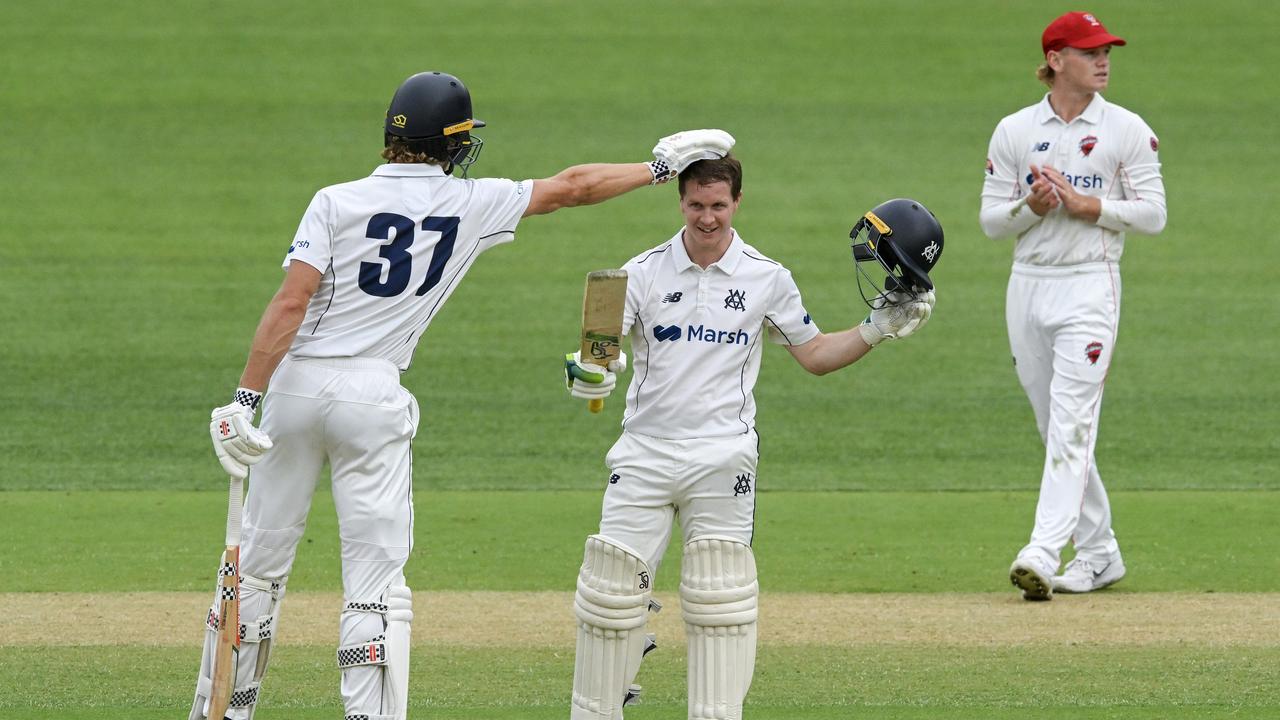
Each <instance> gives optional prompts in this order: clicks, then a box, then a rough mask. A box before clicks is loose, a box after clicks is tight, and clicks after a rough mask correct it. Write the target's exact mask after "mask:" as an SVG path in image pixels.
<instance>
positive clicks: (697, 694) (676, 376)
mask: <svg viewBox="0 0 1280 720" xmlns="http://www.w3.org/2000/svg"><path fill="white" fill-rule="evenodd" d="M679 190H680V196H679V201H680V211H681V213H682V214H683V216H684V225H683V227H681V228H680V229H679V230H677V231H676V233H675V234H674V235H673V236H672V237H671V238H670V239H669V240H667V241H665V242H663V243H661V244H660V245H658V246H656V247H654V248H652V249H650V250H647V251H645V252H643V253H641V254H639V255H637V256H636V257H634V258H632V259H631V260H630V261H629V262H628V263H627V264H626V265H625V266H624V268H623V269H624V270H625V271H626V273H627V291H626V307H625V311H624V315H623V334H624V335H626V336H628V337H629V338H630V340H631V350H632V357H633V361H634V374H633V378H632V381H631V384H630V385H629V386H628V388H627V401H626V410H625V411H624V413H623V418H622V436H621V437H620V438H619V439H618V441H617V442H616V443H614V445H613V447H612V448H611V449H610V450H609V452H608V455H607V456H606V457H605V464H606V466H607V468H608V481H607V483H606V484H605V491H604V503H603V507H602V509H601V513H600V530H599V532H598V533H596V534H594V535H591V536H590V537H588V538H587V542H586V550H585V553H584V557H583V561H582V566H581V568H580V569H579V571H578V582H577V593H576V595H575V599H574V612H575V614H576V616H577V628H578V643H577V653H576V657H575V667H574V675H573V695H572V706H571V711H570V717H571V718H573V720H620V719H621V718H622V711H623V706H624V705H626V704H627V703H628V702H631V701H632V700H633V699H634V698H636V697H637V696H638V694H639V691H640V688H639V686H638V685H635V684H634V683H635V681H636V677H637V673H638V671H639V667H640V661H641V658H642V657H643V656H644V655H645V653H646V652H648V651H649V650H651V649H653V648H654V647H656V638H654V637H653V636H652V635H649V634H647V633H646V632H645V626H646V621H647V617H648V613H649V612H651V611H656V610H657V609H658V608H657V605H656V604H655V603H654V602H653V600H652V592H653V578H654V576H655V575H656V573H657V571H658V563H659V562H660V561H661V560H662V556H663V554H664V552H665V551H666V548H667V543H668V541H669V540H670V538H671V531H672V521H673V520H674V519H675V517H676V516H677V515H679V518H680V527H681V530H682V532H683V535H684V537H683V538H682V540H683V544H684V553H683V560H682V562H681V571H680V587H679V593H680V610H681V614H682V616H683V619H684V623H685V635H686V638H687V640H688V693H689V718H690V720H712V719H713V718H714V719H725V718H735V719H736V718H741V717H742V703H743V700H744V698H745V697H746V695H747V691H748V690H749V689H750V687H751V678H752V673H753V671H754V668H755V652H756V607H757V597H758V595H759V585H758V583H757V577H756V563H755V554H754V550H753V549H752V540H753V538H754V531H755V514H756V503H755V497H756V495H755V493H756V491H757V490H758V489H759V486H758V484H757V475H756V464H757V461H758V459H759V453H758V450H759V440H758V437H757V435H756V423H755V414H756V404H755V398H754V395H753V388H754V386H755V382H756V377H757V376H758V374H759V372H760V360H761V355H762V347H763V345H764V343H763V341H764V340H765V339H766V338H767V339H768V340H769V341H770V342H773V343H775V344H779V345H782V346H784V347H785V348H786V349H787V350H788V351H789V352H790V353H791V355H792V356H793V357H794V358H795V359H796V361H797V362H799V363H800V365H801V366H803V367H804V368H805V369H806V370H808V371H809V372H811V373H814V374H815V375H823V374H825V373H828V372H831V371H833V370H838V369H840V368H843V367H845V366H847V365H849V364H851V363H853V362H855V361H857V360H859V359H860V358H862V357H864V356H865V355H867V353H869V352H870V351H871V349H872V348H874V347H877V346H878V345H880V344H881V343H883V342H885V341H888V340H894V339H900V338H905V337H907V336H909V335H911V334H913V333H915V332H916V331H918V330H919V329H920V328H921V327H923V326H924V324H925V323H926V322H927V321H928V320H929V317H930V314H931V313H932V310H933V306H934V291H933V282H932V280H931V279H930V278H929V271H930V270H931V269H932V268H933V266H934V263H936V262H937V260H938V258H939V256H940V255H941V252H942V227H941V225H939V224H938V221H937V220H936V219H935V218H934V217H933V215H932V214H931V213H930V212H929V211H928V210H926V209H925V208H924V206H923V205H921V204H919V203H917V202H915V201H912V200H891V201H889V202H887V203H884V204H883V205H880V206H878V207H876V208H875V209H874V210H872V211H871V212H868V213H866V214H865V215H863V217H862V219H860V220H859V221H858V225H857V227H855V229H854V233H853V235H854V236H855V246H854V258H855V260H856V261H857V265H859V266H864V265H865V266H874V270H867V271H866V272H867V274H868V275H869V276H870V275H875V276H876V277H877V278H878V275H879V274H880V273H885V275H886V277H887V278H889V280H887V281H886V283H887V284H886V285H885V286H884V287H883V288H882V289H881V290H878V291H875V292H873V293H870V294H867V295H866V299H867V301H868V304H869V305H870V306H871V312H870V315H868V316H867V318H866V320H864V321H863V322H862V323H861V324H859V325H857V326H855V327H853V328H851V329H848V330H843V331H841V332H836V333H823V332H821V331H819V330H818V327H817V325H816V324H815V323H814V322H813V321H812V319H811V318H810V316H809V313H808V312H806V310H805V308H804V303H803V302H802V301H801V298H800V290H799V289H798V288H797V287H796V283H795V281H794V280H793V279H792V277H791V273H790V272H789V271H788V270H787V269H786V268H785V267H783V266H782V265H781V264H780V263H778V262H777V261H775V260H772V259H770V258H769V257H768V256H766V255H765V254H764V253H762V252H760V251H759V250H757V249H756V248H755V247H753V246H751V245H748V244H747V243H746V242H745V241H744V240H743V238H742V237H741V236H740V235H739V234H738V231H737V230H736V229H735V228H734V227H733V218H734V214H735V213H736V212H737V210H738V206H739V203H740V202H741V200H742V166H741V164H739V162H738V160H737V159H736V158H734V157H733V156H728V157H725V158H722V159H708V160H701V161H699V162H696V163H693V164H692V165H690V166H689V167H688V168H687V169H685V170H684V172H682V173H680V178H679ZM859 274H860V275H861V274H862V272H861V271H860V272H859ZM624 368H625V362H619V363H617V364H610V365H609V366H601V365H595V364H591V363H585V364H584V363H583V361H582V360H581V357H580V356H579V357H576V358H575V357H571V359H570V361H569V363H568V384H569V391H570V394H572V395H573V396H575V397H580V398H587V399H591V398H603V397H604V396H607V395H608V394H609V393H610V392H611V391H612V390H613V388H614V386H615V385H616V382H617V381H616V377H615V374H616V373H617V372H622V371H623V370H624Z"/></svg>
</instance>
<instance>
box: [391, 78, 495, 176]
mask: <svg viewBox="0 0 1280 720" xmlns="http://www.w3.org/2000/svg"><path fill="white" fill-rule="evenodd" d="M478 127H484V121H483V120H476V119H475V118H473V117H471V93H470V92H468V91H467V86H466V85H463V84H462V81H461V80H459V79H458V78H456V77H454V76H452V75H449V74H448V73H442V72H422V73H418V74H417V75H413V76H411V77H410V78H409V79H408V80H405V81H404V82H403V83H400V87H399V88H397V89H396V94H395V95H394V96H393V97H392V98H391V105H390V107H388V108H387V122H386V131H385V133H384V135H383V142H384V144H385V145H390V144H391V141H392V140H393V139H398V140H401V141H403V142H404V143H405V144H406V145H408V146H409V149H410V150H412V151H414V152H425V153H427V154H428V155H430V156H431V157H433V158H436V159H438V160H447V161H448V162H449V166H448V167H446V168H445V169H444V170H445V172H446V173H452V172H453V168H454V167H455V166H456V167H459V168H462V176H463V177H466V175H467V168H469V167H471V164H472V163H474V162H475V161H476V158H477V157H478V156H479V155H480V146H481V145H483V144H484V141H483V140H481V139H480V138H478V137H473V136H472V135H471V130H472V128H478Z"/></svg>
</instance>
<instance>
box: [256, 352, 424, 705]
mask: <svg viewBox="0 0 1280 720" xmlns="http://www.w3.org/2000/svg"><path fill="white" fill-rule="evenodd" d="M417 427H418V403H417V401H416V400H415V399H414V397H413V395H412V394H411V393H410V392H409V391H408V390H405V389H404V388H403V387H401V386H400V372H399V369H398V368H396V366H395V365H394V364H392V363H391V362H389V361H386V360H379V359H372V358H325V359H310V358H285V360H284V361H283V362H282V363H281V364H280V366H279V367H278V368H277V369H276V372H275V374H274V375H273V376H272V377H271V384H270V386H269V387H268V391H267V395H266V398H265V399H264V401H263V410H262V429H263V430H264V431H266V433H267V434H268V435H269V436H270V437H271V440H272V442H273V443H274V447H272V449H271V450H269V451H268V452H267V453H266V454H265V455H264V456H263V459H262V461H261V462H259V463H258V464H257V465H255V466H254V467H253V469H252V470H251V471H250V475H249V492H248V495H247V497H246V499H245V509H244V533H243V540H242V545H241V572H243V573H244V574H246V575H251V576H253V577H257V578H262V579H265V580H271V581H280V582H282V583H283V581H284V579H285V578H286V577H287V576H288V574H289V569H290V568H291V567H292V565H293V560H294V556H295V555H296V552H297V548H298V541H299V540H300V539H301V538H302V531H303V529H304V528H305V526H306V521H307V513H308V511H309V510H310V508H311V498H312V496H313V495H314V493H315V488H316V481H317V479H318V478H319V476H320V471H321V470H322V469H323V467H324V464H325V462H326V461H327V462H328V463H329V468H330V471H331V476H332V490H333V503H334V506H335V507H336V509H337V515H338V534H339V537H340V540H341V546H342V589H343V594H344V596H345V597H346V599H347V600H348V601H357V602H370V601H378V600H380V599H382V597H383V592H384V591H385V590H386V588H387V587H388V585H390V584H391V583H392V582H393V581H395V582H396V584H402V583H403V570H404V565H405V562H406V561H407V560H408V558H409V552H410V550H411V549H412V548H413V479H412V468H413V461H412V454H411V449H410V443H411V441H412V440H413V436H414V435H415V434H416V432H417ZM245 602H247V599H246V601H245ZM242 604H243V603H242ZM341 625H342V627H341V628H340V629H339V632H338V633H337V635H338V638H337V639H338V643H337V644H338V645H348V644H351V643H353V642H363V641H367V640H369V639H370V638H372V637H374V635H375V634H377V633H379V632H381V631H382V623H381V617H380V616H378V615H372V614H368V613H363V614H360V613H346V612H344V613H343V618H342V621H341ZM366 625H367V626H368V627H364V626H366ZM335 647H336V645H335ZM244 662H245V659H244V658H242V659H241V663H244ZM380 673H381V669H380V668H377V667H374V666H364V667H356V668H349V669H347V670H346V671H344V672H343V673H342V683H341V690H342V696H343V702H344V704H345V705H346V707H347V710H348V713H352V712H356V713H364V714H369V713H370V710H368V709H366V708H367V707H368V706H369V705H370V704H371V703H375V702H376V701H377V698H379V697H380V687H381V685H380V684H381V675H380ZM373 707H374V708H375V709H374V711H373V712H376V711H377V710H376V708H377V706H376V705H374V706H373Z"/></svg>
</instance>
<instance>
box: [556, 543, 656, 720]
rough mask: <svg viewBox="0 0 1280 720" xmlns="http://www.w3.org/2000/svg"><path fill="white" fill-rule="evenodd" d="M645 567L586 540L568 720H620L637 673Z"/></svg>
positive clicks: (610, 546) (616, 549)
mask: <svg viewBox="0 0 1280 720" xmlns="http://www.w3.org/2000/svg"><path fill="white" fill-rule="evenodd" d="M650 586H651V583H650V573H649V567H648V565H646V564H645V562H644V560H641V559H640V558H639V557H638V556H637V554H636V553H635V552H633V551H632V550H631V549H629V548H627V547H626V546H624V545H622V544H620V543H617V542H616V541H614V540H611V539H609V538H607V537H604V536H602V535H592V536H591V537H588V538H587V548H586V552H585V554H584V556H583V558H582V569H581V570H580V571H579V572H578V592H577V594H576V595H575V596H574V599H573V611H574V614H576V615H577V617H578V650H577V654H576V656H575V660H574V662H575V664H574V670H573V707H572V709H571V711H570V713H569V717H570V720H622V704H623V700H624V698H625V696H626V694H627V690H628V689H629V688H630V687H631V683H632V681H633V680H635V677H636V672H638V671H639V669H640V659H641V658H642V657H644V651H645V645H646V636H645V634H644V623H645V620H646V613H647V612H648V610H649V594H650Z"/></svg>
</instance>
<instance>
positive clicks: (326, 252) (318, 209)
mask: <svg viewBox="0 0 1280 720" xmlns="http://www.w3.org/2000/svg"><path fill="white" fill-rule="evenodd" d="M332 209H333V201H332V200H331V199H330V198H329V196H328V195H326V194H325V192H324V191H323V190H321V191H320V192H318V193H316V194H315V197H313V198H311V204H310V205H308V206H307V211H306V212H305V213H303V214H302V221H301V222H299V223H298V232H296V233H294V236H293V242H291V243H289V251H288V252H287V253H286V254H285V258H284V262H283V263H281V267H283V268H285V269H286V270H287V269H289V263H291V262H293V261H294V260H301V261H302V262H304V263H306V264H308V265H310V266H311V267H314V268H315V269H317V270H319V271H320V272H325V271H327V270H328V269H329V264H330V263H331V262H332V260H333V222H332Z"/></svg>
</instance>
